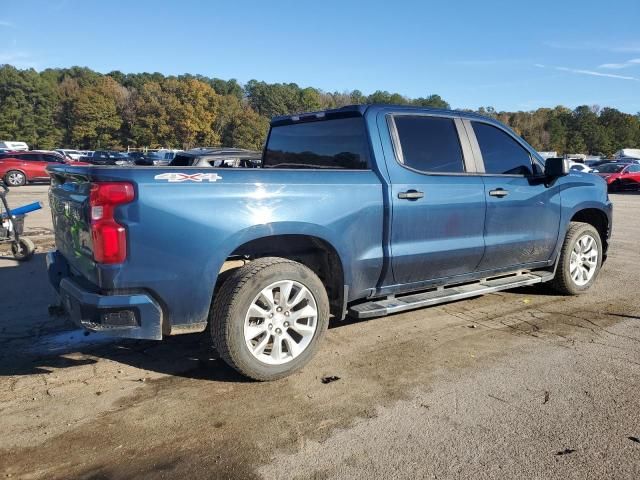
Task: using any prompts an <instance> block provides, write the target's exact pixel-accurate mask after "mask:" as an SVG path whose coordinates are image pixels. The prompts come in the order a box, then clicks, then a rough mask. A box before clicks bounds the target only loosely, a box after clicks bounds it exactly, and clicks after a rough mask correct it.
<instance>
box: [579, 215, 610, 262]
mask: <svg viewBox="0 0 640 480" xmlns="http://www.w3.org/2000/svg"><path fill="white" fill-rule="evenodd" d="M570 222H582V223H588V224H589V225H591V226H592V227H593V228H595V229H596V230H597V231H598V233H599V234H600V240H601V241H602V245H603V246H604V254H605V255H606V252H607V249H608V246H609V234H610V232H609V228H610V222H609V216H608V215H607V213H606V212H605V211H603V210H601V209H599V208H592V207H591V208H583V209H580V210H578V211H576V212H574V214H573V216H572V217H571V220H570Z"/></svg>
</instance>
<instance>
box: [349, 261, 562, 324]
mask: <svg viewBox="0 0 640 480" xmlns="http://www.w3.org/2000/svg"><path fill="white" fill-rule="evenodd" d="M552 278H553V272H546V271H536V272H522V273H516V274H512V275H508V276H501V277H492V278H486V279H484V280H480V281H478V282H474V283H467V284H464V285H453V286H451V287H438V288H437V289H435V290H429V291H427V292H421V293H410V294H406V295H402V296H400V297H394V296H390V297H387V298H385V299H380V300H372V301H370V302H366V303H361V304H358V305H353V306H351V307H350V308H349V315H350V316H352V317H355V318H373V317H382V316H385V315H390V314H392V313H400V312H405V311H407V310H413V309H416V308H422V307H428V306H431V305H438V304H440V303H447V302H453V301H455V300H462V299H465V298H471V297H477V296H479V295H484V294H486V293H493V292H499V291H500V290H507V289H509V288H516V287H523V286H525V285H533V284H536V283H542V282H547V281H549V280H551V279H552Z"/></svg>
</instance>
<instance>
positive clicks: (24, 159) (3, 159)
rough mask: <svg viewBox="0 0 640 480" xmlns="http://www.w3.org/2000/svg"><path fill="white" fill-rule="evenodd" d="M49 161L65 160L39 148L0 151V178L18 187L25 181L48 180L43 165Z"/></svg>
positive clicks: (49, 162) (58, 155)
mask: <svg viewBox="0 0 640 480" xmlns="http://www.w3.org/2000/svg"><path fill="white" fill-rule="evenodd" d="M51 163H67V162H66V161H65V159H64V157H63V156H62V155H60V154H58V153H54V152H46V151H40V150H31V151H24V152H22V151H20V152H4V153H0V178H3V179H4V181H5V183H6V184H7V185H9V186H10V187H19V186H20V185H25V184H26V183H27V182H34V181H48V180H49V174H48V173H47V171H46V170H45V167H46V166H47V165H50V164H51ZM74 164H80V162H74Z"/></svg>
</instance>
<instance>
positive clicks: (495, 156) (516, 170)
mask: <svg viewBox="0 0 640 480" xmlns="http://www.w3.org/2000/svg"><path fill="white" fill-rule="evenodd" d="M471 123H472V124H473V131H474V132H475V134H476V138H477V139H478V144H479V145H480V152H481V153H482V159H483V160H484V169H485V172H486V173H492V174H498V175H531V174H532V173H533V172H532V170H531V165H532V164H531V157H530V156H529V152H527V151H526V150H525V149H524V148H523V147H522V146H521V145H520V144H519V143H518V142H516V141H515V140H514V139H513V138H512V137H511V136H510V135H508V134H507V133H506V132H503V131H502V130H500V129H499V128H496V127H494V126H493V125H488V124H486V123H480V122H471Z"/></svg>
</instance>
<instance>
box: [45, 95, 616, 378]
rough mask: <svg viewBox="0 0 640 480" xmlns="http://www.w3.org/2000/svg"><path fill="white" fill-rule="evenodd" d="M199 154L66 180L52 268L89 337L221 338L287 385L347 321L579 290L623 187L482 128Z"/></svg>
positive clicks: (334, 118) (343, 128)
mask: <svg viewBox="0 0 640 480" xmlns="http://www.w3.org/2000/svg"><path fill="white" fill-rule="evenodd" d="M193 157H194V155H191V156H189V155H184V154H181V155H178V156H177V157H176V159H178V158H183V159H185V163H186V164H183V165H180V166H171V167H159V168H153V169H141V168H113V167H109V168H107V167H92V168H87V167H64V168H62V167H60V166H51V167H49V171H50V173H51V177H52V187H51V193H50V196H49V198H50V202H51V210H52V212H53V225H54V229H55V234H56V246H57V249H58V250H57V251H56V252H51V253H50V254H49V255H48V257H47V265H48V271H49V275H50V279H51V282H52V284H53V285H54V287H55V288H56V289H57V290H58V292H59V293H60V298H61V303H62V305H64V306H65V308H66V309H67V310H68V311H69V312H70V317H71V318H72V319H73V321H75V322H76V323H77V324H78V325H80V326H82V327H84V328H87V329H90V330H97V331H104V332H106V333H108V334H110V335H114V336H120V337H133V338H146V339H161V338H163V337H164V336H167V335H176V334H181V333H188V332H197V331H203V330H205V329H206V328H207V327H208V328H209V329H210V332H211V336H212V340H213V344H214V346H215V348H216V349H217V351H218V353H219V354H220V356H221V357H222V358H223V359H224V360H225V361H226V362H228V363H229V364H230V365H231V366H232V367H233V368H235V369H237V370H238V371H239V372H241V373H243V374H244V375H246V376H248V377H251V378H254V379H258V380H273V379H276V378H281V377H284V376H286V375H289V374H290V373H291V372H293V371H295V370H297V369H299V368H301V367H302V366H303V365H304V364H306V363H307V362H308V361H309V360H310V359H311V358H312V357H313V355H314V353H315V352H316V351H317V349H318V348H319V345H320V341H321V340H322V338H323V336H324V333H325V331H326V329H327V325H328V323H329V317H330V316H333V317H334V318H335V319H336V320H341V319H344V318H345V316H346V315H347V314H348V315H350V316H353V317H357V318H370V317H376V316H382V315H387V314H391V313H397V312H402V311H406V310H410V309H415V308H419V307H424V306H428V305H434V304H438V303H443V302H447V301H453V300H461V299H464V298H469V297H473V296H477V295H482V294H484V293H489V292H495V291H499V290H504V289H508V288H513V287H522V286H524V285H532V284H537V283H541V282H550V285H551V286H552V287H553V288H555V289H557V290H558V291H559V292H561V293H563V294H569V295H575V294H580V293H583V292H585V291H587V290H588V289H589V287H590V286H591V285H593V283H594V281H595V280H596V278H597V276H598V272H599V271H600V267H601V265H602V262H603V261H604V260H605V258H606V255H607V248H608V245H609V234H610V231H611V219H612V217H611V213H612V205H611V202H610V201H609V199H608V197H607V189H606V184H605V182H604V181H602V179H601V178H599V177H598V176H597V175H590V174H583V173H579V172H574V173H573V174H571V175H568V173H569V166H568V162H567V161H566V160H564V159H561V158H551V159H548V160H547V161H546V162H544V161H543V160H542V159H541V158H540V157H539V156H538V155H537V153H536V152H535V151H534V150H533V148H532V147H531V146H530V145H528V144H527V143H526V142H525V141H524V140H522V139H521V138H520V137H519V136H518V135H516V134H515V133H514V132H513V131H512V130H510V129H509V128H508V127H506V126H504V125H503V124H502V123H499V122H497V121H496V120H493V119H491V118H486V117H482V116H480V115H477V114H473V113H467V112H457V111H448V110H437V109H428V108H418V107H406V106H405V107H403V106H393V105H373V106H366V105H358V106H352V107H344V108H340V109H336V110H328V111H324V112H320V113H310V114H298V115H294V116H284V117H276V118H274V119H273V120H272V121H271V129H270V132H269V136H268V140H267V143H266V147H265V151H264V155H263V157H262V168H260V169H239V168H228V169H222V168H211V167H210V166H208V167H191V166H189V165H190V162H191V158H193ZM195 157H197V155H195ZM65 212H70V213H65ZM71 272H73V273H71Z"/></svg>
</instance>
